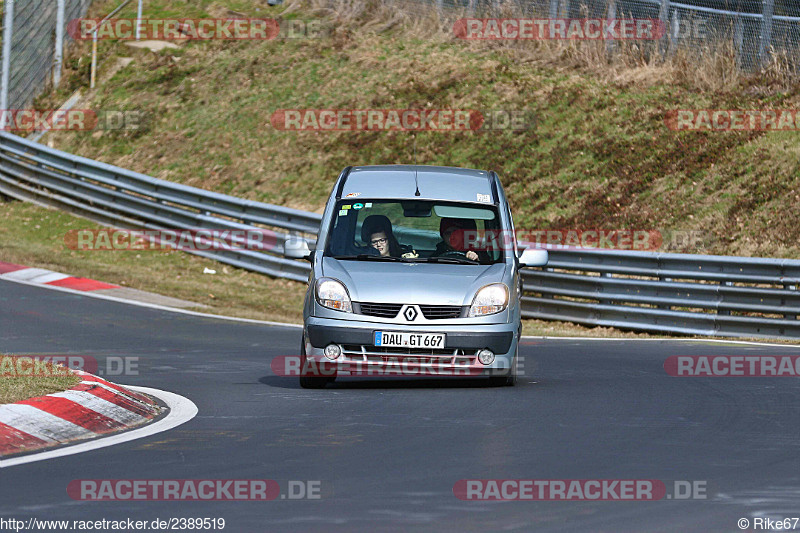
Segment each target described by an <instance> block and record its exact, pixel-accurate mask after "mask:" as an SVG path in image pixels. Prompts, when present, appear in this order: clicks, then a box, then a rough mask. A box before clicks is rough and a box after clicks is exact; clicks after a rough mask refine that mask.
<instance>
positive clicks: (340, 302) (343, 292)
mask: <svg viewBox="0 0 800 533" xmlns="http://www.w3.org/2000/svg"><path fill="white" fill-rule="evenodd" d="M317 302H319V305H321V306H322V307H327V308H328V309H335V310H336V311H343V312H345V313H352V312H353V305H352V304H351V303H350V295H348V294H347V289H345V288H344V285H342V283H341V282H339V281H337V280H335V279H331V278H320V279H319V280H318V281H317Z"/></svg>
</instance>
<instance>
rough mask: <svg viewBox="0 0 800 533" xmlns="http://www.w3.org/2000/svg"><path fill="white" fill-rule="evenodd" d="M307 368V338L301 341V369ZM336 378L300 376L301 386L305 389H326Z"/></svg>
mask: <svg viewBox="0 0 800 533" xmlns="http://www.w3.org/2000/svg"><path fill="white" fill-rule="evenodd" d="M305 366H306V338H305V337H303V338H302V339H300V368H301V369H303V368H305ZM335 379H336V378H335V377H334V378H327V377H318V376H300V386H301V387H302V388H304V389H324V388H325V385H327V384H328V383H330V382H332V381H333V380H335Z"/></svg>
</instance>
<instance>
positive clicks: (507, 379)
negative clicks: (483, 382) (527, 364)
mask: <svg viewBox="0 0 800 533" xmlns="http://www.w3.org/2000/svg"><path fill="white" fill-rule="evenodd" d="M518 354H519V348H517V351H516V352H515V353H514V359H513V360H512V361H511V370H509V372H508V375H507V376H491V377H490V378H489V386H490V387H513V386H514V385H516V384H517V355H518Z"/></svg>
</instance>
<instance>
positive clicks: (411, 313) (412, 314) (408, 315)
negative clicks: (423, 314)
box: [403, 305, 419, 322]
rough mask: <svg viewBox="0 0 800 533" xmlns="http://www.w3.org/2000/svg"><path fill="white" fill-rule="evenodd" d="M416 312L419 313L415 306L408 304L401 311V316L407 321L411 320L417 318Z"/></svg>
mask: <svg viewBox="0 0 800 533" xmlns="http://www.w3.org/2000/svg"><path fill="white" fill-rule="evenodd" d="M418 314H419V313H417V310H416V308H414V307H413V306H410V305H409V306H408V307H406V310H405V311H403V316H404V317H405V319H406V320H408V321H409V322H413V321H414V320H415V319H416V318H417V315H418Z"/></svg>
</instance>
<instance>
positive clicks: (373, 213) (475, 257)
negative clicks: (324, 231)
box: [325, 199, 504, 264]
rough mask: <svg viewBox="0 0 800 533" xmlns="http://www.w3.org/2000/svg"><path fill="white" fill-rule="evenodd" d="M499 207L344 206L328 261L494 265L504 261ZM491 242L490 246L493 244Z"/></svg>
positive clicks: (414, 203)
mask: <svg viewBox="0 0 800 533" xmlns="http://www.w3.org/2000/svg"><path fill="white" fill-rule="evenodd" d="M500 229H501V225H500V220H499V217H498V214H497V209H496V208H495V207H494V206H481V205H473V204H454V203H448V202H435V201H430V200H368V199H358V201H355V200H353V199H346V200H340V201H339V202H338V203H337V205H336V211H335V213H334V217H333V221H332V223H331V228H330V231H329V234H328V244H327V247H326V249H325V255H326V256H328V257H334V258H337V259H350V260H377V261H381V260H384V261H413V262H436V263H454V264H492V263H498V262H502V261H503V260H504V252H503V247H502V246H497V245H494V244H493V242H494V239H496V237H497V236H498V235H499V234H500V233H501V232H500ZM487 237H488V242H487Z"/></svg>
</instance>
